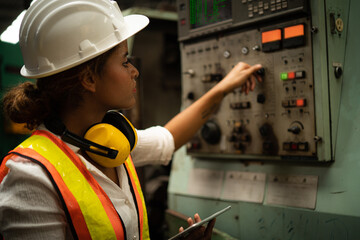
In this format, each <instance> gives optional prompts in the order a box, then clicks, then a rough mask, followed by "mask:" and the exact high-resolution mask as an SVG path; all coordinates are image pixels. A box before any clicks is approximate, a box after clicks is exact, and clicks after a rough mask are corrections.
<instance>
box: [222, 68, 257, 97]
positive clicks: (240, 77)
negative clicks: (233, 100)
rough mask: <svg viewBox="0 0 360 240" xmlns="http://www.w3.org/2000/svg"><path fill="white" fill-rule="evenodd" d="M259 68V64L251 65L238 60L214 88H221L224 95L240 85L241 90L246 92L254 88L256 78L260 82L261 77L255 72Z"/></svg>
mask: <svg viewBox="0 0 360 240" xmlns="http://www.w3.org/2000/svg"><path fill="white" fill-rule="evenodd" d="M261 68H262V66H261V65H260V64H256V65H254V66H251V65H249V64H247V63H244V62H239V63H238V64H236V65H235V66H234V67H233V69H232V70H231V71H230V72H229V73H228V74H227V75H226V76H225V78H224V79H223V80H222V81H220V82H219V83H218V84H217V85H216V86H215V88H219V89H221V90H222V92H223V93H224V95H226V94H228V93H229V92H231V91H233V90H234V89H236V88H240V87H241V90H242V92H245V93H246V94H248V93H249V91H253V90H254V88H255V85H256V79H257V80H258V81H259V82H262V79H261V77H260V76H259V75H257V74H256V71H258V70H260V69H261Z"/></svg>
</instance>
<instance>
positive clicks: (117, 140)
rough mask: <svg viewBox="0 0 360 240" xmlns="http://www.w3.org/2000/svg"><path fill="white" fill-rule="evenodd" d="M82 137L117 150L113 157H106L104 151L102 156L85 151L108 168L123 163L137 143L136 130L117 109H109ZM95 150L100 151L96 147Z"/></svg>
mask: <svg viewBox="0 0 360 240" xmlns="http://www.w3.org/2000/svg"><path fill="white" fill-rule="evenodd" d="M84 138H85V139H87V140H90V141H92V142H94V143H97V144H99V145H102V146H105V147H108V148H110V149H113V150H116V151H117V154H116V157H114V158H110V157H107V156H106V155H107V153H106V151H105V152H104V156H103V155H99V154H96V153H92V152H89V151H86V153H87V154H88V156H89V157H90V158H91V159H92V160H94V161H95V162H96V163H98V164H100V165H101V166H103V167H108V168H110V167H117V166H120V165H121V164H123V163H124V162H125V160H126V159H127V158H128V157H129V155H130V152H131V151H132V150H133V149H134V147H135V145H136V143H137V134H136V130H135V129H134V127H133V126H132V124H131V123H130V122H129V120H128V119H127V118H125V117H124V116H123V115H122V114H121V113H119V112H117V111H109V112H108V113H107V114H106V115H105V117H104V119H103V121H102V123H98V124H95V125H94V126H92V127H90V129H89V130H88V131H87V132H86V133H85V136H84ZM96 150H97V151H101V150H100V149H98V148H97V149H96Z"/></svg>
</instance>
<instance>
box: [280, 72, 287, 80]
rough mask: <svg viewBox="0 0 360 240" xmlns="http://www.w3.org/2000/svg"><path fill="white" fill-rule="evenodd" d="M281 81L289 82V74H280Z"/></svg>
mask: <svg viewBox="0 0 360 240" xmlns="http://www.w3.org/2000/svg"><path fill="white" fill-rule="evenodd" d="M280 79H281V80H283V81H285V80H288V74H287V73H286V72H283V73H280Z"/></svg>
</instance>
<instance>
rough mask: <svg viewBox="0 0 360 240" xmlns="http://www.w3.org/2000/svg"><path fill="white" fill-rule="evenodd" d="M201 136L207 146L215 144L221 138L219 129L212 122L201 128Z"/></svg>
mask: <svg viewBox="0 0 360 240" xmlns="http://www.w3.org/2000/svg"><path fill="white" fill-rule="evenodd" d="M201 136H202V137H203V139H204V140H205V141H206V142H207V143H209V144H217V143H219V141H220V138H221V130H220V127H219V126H218V125H217V124H216V123H215V122H213V121H208V122H206V123H205V124H204V126H203V127H202V128H201Z"/></svg>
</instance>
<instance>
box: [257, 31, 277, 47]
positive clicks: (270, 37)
mask: <svg viewBox="0 0 360 240" xmlns="http://www.w3.org/2000/svg"><path fill="white" fill-rule="evenodd" d="M280 40H281V30H280V29H275V30H271V31H267V32H262V33H261V42H262V43H263V44H264V43H268V42H275V41H280Z"/></svg>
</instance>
